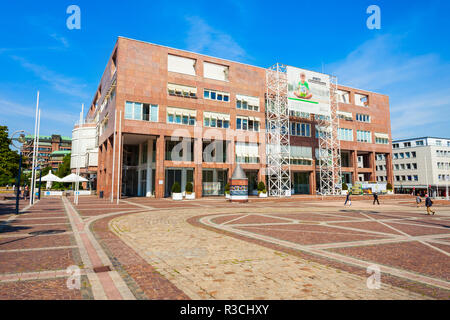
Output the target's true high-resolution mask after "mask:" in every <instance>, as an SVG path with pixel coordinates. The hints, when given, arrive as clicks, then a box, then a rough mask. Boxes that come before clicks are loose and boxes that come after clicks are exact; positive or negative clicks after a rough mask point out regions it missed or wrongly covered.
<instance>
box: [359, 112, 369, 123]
mask: <svg viewBox="0 0 450 320" xmlns="http://www.w3.org/2000/svg"><path fill="white" fill-rule="evenodd" d="M356 121H359V122H366V123H370V116H369V115H367V114H361V113H357V114H356Z"/></svg>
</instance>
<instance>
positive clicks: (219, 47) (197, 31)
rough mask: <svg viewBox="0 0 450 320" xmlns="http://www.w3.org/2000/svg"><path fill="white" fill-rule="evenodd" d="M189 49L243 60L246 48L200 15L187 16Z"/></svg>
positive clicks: (187, 42)
mask: <svg viewBox="0 0 450 320" xmlns="http://www.w3.org/2000/svg"><path fill="white" fill-rule="evenodd" d="M186 20H187V22H188V24H189V30H188V32H187V40H186V44H187V47H188V50H190V51H194V52H199V53H203V54H207V55H212V56H216V57H221V58H225V59H230V60H242V59H243V58H245V57H246V56H247V54H246V52H245V50H244V49H243V48H242V47H241V46H240V45H239V44H238V43H237V42H236V41H235V40H234V39H233V38H232V37H231V36H230V35H229V34H227V33H224V32H222V31H220V30H217V29H214V28H213V27H211V26H210V25H208V24H207V23H206V22H205V21H204V20H203V19H201V18H199V17H187V18H186Z"/></svg>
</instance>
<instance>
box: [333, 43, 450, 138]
mask: <svg viewBox="0 0 450 320" xmlns="http://www.w3.org/2000/svg"><path fill="white" fill-rule="evenodd" d="M402 41H403V39H402V38H401V37H394V36H392V35H384V36H379V37H376V38H374V39H370V40H368V41H366V42H365V43H363V44H361V45H360V46H358V47H357V48H356V49H355V50H353V51H352V52H350V53H349V54H348V55H347V57H346V58H345V59H343V60H342V61H339V62H336V63H333V64H331V65H329V66H328V70H330V71H331V72H332V73H333V74H335V75H337V77H338V79H339V83H341V84H344V85H348V86H351V87H355V88H361V89H367V90H371V91H375V92H380V93H383V94H387V95H388V96H389V98H390V110H391V126H392V132H393V137H394V138H397V139H398V138H408V137H414V136H418V135H430V136H433V135H435V136H437V135H441V136H448V122H450V113H449V112H448V111H449V110H450V92H449V88H448V83H450V65H449V64H446V63H444V62H442V61H441V60H440V57H439V56H438V55H437V54H434V53H428V54H422V55H415V56H412V55H410V54H407V53H405V52H407V51H406V50H402Z"/></svg>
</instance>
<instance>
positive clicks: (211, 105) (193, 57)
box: [86, 37, 393, 198]
mask: <svg viewBox="0 0 450 320" xmlns="http://www.w3.org/2000/svg"><path fill="white" fill-rule="evenodd" d="M265 82H266V69H264V68H261V67H255V66H251V65H246V64H242V63H238V62H233V61H228V60H223V59H218V58H214V57H209V56H205V55H200V54H196V53H192V52H187V51H183V50H177V49H173V48H168V47H164V46H160V45H155V44H151V43H146V42H142V41H136V40H131V39H127V38H123V37H119V38H118V40H117V42H116V45H115V47H114V50H113V52H112V54H111V56H110V58H109V60H108V63H107V66H106V69H105V71H104V74H103V76H102V79H101V82H100V85H99V87H98V90H97V92H96V94H95V97H94V100H93V102H92V105H91V106H90V109H89V112H88V115H87V117H86V123H95V124H96V125H97V134H98V142H97V145H98V148H99V153H98V155H99V156H98V183H97V190H98V191H103V194H104V195H105V196H106V197H108V196H111V192H113V195H114V197H116V195H117V188H118V187H119V188H120V194H121V195H124V196H152V195H154V196H156V197H158V198H160V197H165V196H169V195H170V192H171V186H172V185H173V183H174V182H175V181H178V182H179V183H180V184H181V185H182V189H184V187H185V185H186V183H187V182H193V184H194V191H195V193H196V195H197V197H198V196H207V195H220V194H223V191H224V186H225V184H226V183H227V181H228V179H229V178H230V176H231V174H232V172H233V170H234V168H235V166H236V163H240V165H241V166H242V168H243V169H244V171H245V173H246V175H247V177H248V179H249V191H250V193H252V192H253V190H255V189H256V184H257V182H258V181H265V180H266V179H265V168H266V165H265V158H266V142H265V141H266V140H265V92H266V87H265V86H266V83H265ZM339 90H340V91H339V99H340V103H339V110H340V111H339V118H340V128H339V137H340V140H341V149H342V172H343V177H344V180H345V181H346V182H347V183H350V184H351V183H355V182H357V181H376V180H377V177H376V174H377V173H376V165H375V158H376V156H377V155H378V154H381V155H382V157H383V158H384V159H385V161H386V164H387V168H391V161H392V160H391V159H392V144H391V138H390V137H391V129H390V114H389V99H388V97H387V96H385V95H381V94H377V93H373V92H369V91H365V90H360V89H354V88H349V87H344V86H339ZM316 124H317V121H316V118H315V115H313V114H307V113H298V112H292V113H291V114H290V143H291V180H292V189H293V190H294V192H295V193H296V194H299V193H300V194H315V193H316V189H317V188H318V186H317V184H318V182H317V181H318V172H319V169H318V166H317V160H316V159H317V150H318V139H317V136H318V133H317V132H316ZM181 141H182V143H180V142H181ZM119 173H120V174H119ZM384 176H385V178H386V180H387V181H389V182H391V183H393V181H392V180H393V178H392V177H393V176H392V170H389V169H388V170H387V172H386V173H385V174H384Z"/></svg>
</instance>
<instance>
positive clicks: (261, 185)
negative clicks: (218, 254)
mask: <svg viewBox="0 0 450 320" xmlns="http://www.w3.org/2000/svg"><path fill="white" fill-rule="evenodd" d="M257 189H258V196H259V197H260V198H267V190H266V185H265V184H264V182H262V181H260V182H259V183H258V186H257Z"/></svg>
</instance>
